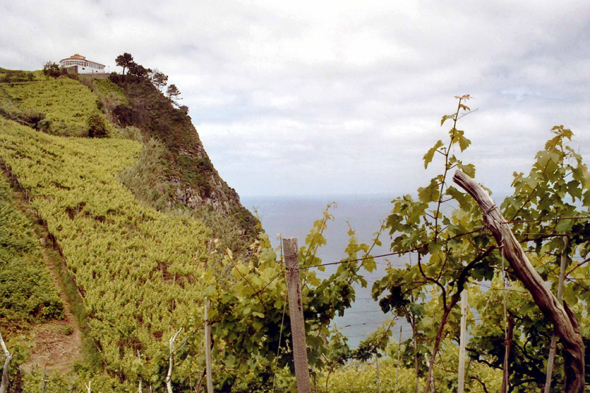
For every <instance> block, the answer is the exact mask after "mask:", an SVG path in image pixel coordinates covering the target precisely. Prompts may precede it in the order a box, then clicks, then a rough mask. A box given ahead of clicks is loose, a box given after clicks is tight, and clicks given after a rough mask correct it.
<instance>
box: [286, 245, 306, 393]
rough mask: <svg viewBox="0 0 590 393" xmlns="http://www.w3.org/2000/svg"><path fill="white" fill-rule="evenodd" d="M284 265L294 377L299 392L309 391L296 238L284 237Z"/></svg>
mask: <svg viewBox="0 0 590 393" xmlns="http://www.w3.org/2000/svg"><path fill="white" fill-rule="evenodd" d="M283 250H284V252H285V265H286V266H287V293H288V296H289V316H290V319H291V337H292V340H293V360H294V362H295V379H296V380H297V391H298V392H299V393H310V392H311V387H310V385H309V370H308V367H307V346H306V344H305V322H304V320H303V305H302V304H301V283H300V280H299V259H298V257H297V254H298V247H297V239H296V238H293V237H291V238H284V239H283Z"/></svg>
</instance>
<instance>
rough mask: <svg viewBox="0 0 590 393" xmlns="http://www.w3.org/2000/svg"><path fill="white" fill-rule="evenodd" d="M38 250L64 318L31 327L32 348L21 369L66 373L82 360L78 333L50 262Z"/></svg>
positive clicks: (76, 325)
mask: <svg viewBox="0 0 590 393" xmlns="http://www.w3.org/2000/svg"><path fill="white" fill-rule="evenodd" d="M42 251H43V259H45V263H46V264H47V268H48V269H49V272H50V273H51V276H52V277H53V281H54V283H55V287H56V288H57V289H58V290H59V297H60V298H61V300H62V302H63V304H64V316H65V318H64V319H63V320H56V321H51V322H48V323H44V324H40V325H37V326H35V327H34V328H33V330H32V333H33V334H34V336H35V338H34V339H33V341H34V343H35V346H34V347H33V348H31V352H30V353H31V357H30V358H29V360H28V361H27V362H26V363H25V364H23V368H24V369H25V370H30V369H31V368H33V367H39V368H41V369H43V368H44V367H46V368H47V370H49V371H52V370H54V371H60V372H67V371H69V370H70V369H71V367H72V365H73V364H74V362H75V361H76V360H79V359H81V358H82V353H81V348H82V331H81V330H80V327H79V326H78V323H77V322H76V318H75V317H74V314H72V311H71V307H70V303H69V302H68V300H67V298H66V296H65V294H64V289H63V288H62V286H61V283H60V281H59V279H58V275H57V272H56V271H55V269H54V267H53V263H52V262H51V260H50V259H49V257H48V256H47V254H46V252H45V250H42Z"/></svg>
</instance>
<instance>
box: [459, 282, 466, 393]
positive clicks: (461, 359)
mask: <svg viewBox="0 0 590 393" xmlns="http://www.w3.org/2000/svg"><path fill="white" fill-rule="evenodd" d="M466 339H467V288H464V289H463V292H461V338H460V340H461V341H460V344H459V387H458V390H457V393H463V392H464V391H465V342H466Z"/></svg>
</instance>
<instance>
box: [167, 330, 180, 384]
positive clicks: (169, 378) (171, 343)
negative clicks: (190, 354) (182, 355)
mask: <svg viewBox="0 0 590 393" xmlns="http://www.w3.org/2000/svg"><path fill="white" fill-rule="evenodd" d="M181 331H182V328H180V330H179V331H177V332H176V334H175V335H174V336H172V337H170V341H169V342H168V344H169V346H170V348H169V350H170V357H169V359H168V360H169V364H168V374H166V389H167V390H168V393H174V392H172V368H173V367H174V341H176V337H178V335H179V334H180V332H181Z"/></svg>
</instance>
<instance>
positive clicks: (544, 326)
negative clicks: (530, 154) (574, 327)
mask: <svg viewBox="0 0 590 393" xmlns="http://www.w3.org/2000/svg"><path fill="white" fill-rule="evenodd" d="M552 134H553V137H552V138H551V139H550V140H549V141H547V143H546V144H545V148H544V149H543V150H541V151H539V152H538V153H537V155H536V157H535V162H534V164H533V167H532V169H531V171H530V173H529V174H528V175H526V176H525V175H524V174H523V173H515V174H514V181H513V183H512V186H513V187H514V193H513V195H511V196H509V197H508V198H506V199H505V200H504V202H503V204H502V211H503V214H504V216H505V217H506V218H507V219H508V220H517V222H514V223H512V230H513V231H514V233H515V234H516V236H517V238H518V239H519V241H520V242H521V243H522V244H523V247H525V249H527V253H528V256H529V259H530V260H531V263H532V264H533V266H534V267H535V268H536V270H537V272H538V273H539V274H540V275H541V277H542V278H543V279H544V280H545V281H548V282H549V283H550V284H551V287H552V290H553V292H554V293H557V286H558V279H559V271H560V262H561V257H562V255H565V257H566V268H565V273H566V274H565V285H564V296H563V298H564V301H565V303H566V304H567V305H568V306H569V307H570V308H571V309H572V310H573V311H574V313H575V314H576V316H577V318H578V321H579V322H580V325H581V326H582V334H583V336H586V337H587V336H589V335H590V330H589V328H588V326H589V325H588V322H589V320H588V300H590V291H589V289H590V288H588V285H587V281H586V279H587V277H588V274H589V273H590V271H589V270H588V259H587V258H588V254H589V252H590V224H589V223H588V220H567V219H563V218H567V217H587V216H589V215H590V211H589V207H590V174H589V172H588V168H587V166H586V164H584V162H583V159H582V156H581V155H580V154H579V153H577V152H576V151H575V150H574V149H573V148H572V147H571V146H570V145H569V141H571V140H572V138H573V136H574V135H573V133H572V131H571V130H569V129H567V128H565V127H564V126H555V127H553V129H552ZM566 238H567V244H568V245H567V247H565V243H564V239H566ZM509 273H511V272H510V270H509ZM510 279H511V281H512V282H513V283H512V285H511V286H510V287H509V288H508V291H507V293H508V295H507V304H508V307H507V308H508V313H509V315H510V317H511V318H512V320H513V323H514V330H515V333H514V339H513V340H514V349H513V352H512V354H511V356H510V368H511V370H512V372H511V383H512V384H513V385H514V386H518V387H519V389H521V391H529V390H531V389H538V388H541V387H542V386H543V385H544V384H545V373H546V364H545V363H546V359H547V356H548V352H549V351H548V348H549V343H550V341H551V335H552V328H551V326H550V325H549V324H548V323H547V322H546V320H545V319H544V317H543V315H542V314H541V312H540V310H539V309H538V308H537V306H536V305H535V303H534V302H533V300H532V298H531V296H530V295H528V293H526V292H525V291H524V289H523V288H522V285H520V283H518V282H514V280H515V278H514V277H513V276H512V275H510ZM496 281H499V278H498V277H497V278H496ZM496 281H494V282H492V285H495V286H496V288H495V291H488V292H486V293H482V294H480V295H477V296H476V297H475V299H476V300H475V305H476V307H477V308H478V311H479V314H480V315H481V316H482V324H481V327H479V328H478V330H477V332H476V333H475V334H474V337H473V339H472V342H473V345H472V346H473V349H474V351H473V352H472V356H473V357H474V359H476V360H478V361H482V362H483V361H487V362H490V363H492V364H493V366H494V367H501V363H502V362H503V359H504V353H503V348H499V347H498V344H500V343H502V342H503V341H504V330H503V328H501V327H502V326H503V316H502V314H501V313H499V312H498V311H499V310H498V307H501V305H499V304H498V303H499V302H500V303H501V299H500V295H499V292H500V289H501V287H500V286H499V285H496V284H497V282H496ZM514 295H517V296H514ZM490 304H492V305H494V304H495V306H492V307H490ZM494 310H495V311H494ZM500 310H501V309H500ZM556 362H557V364H558V366H557V367H555V369H554V372H553V385H552V386H553V387H552V389H553V391H555V392H559V391H561V388H562V386H563V369H562V368H561V367H559V365H560V364H561V363H562V359H561V358H560V357H559V356H558V357H557V358H556Z"/></svg>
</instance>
